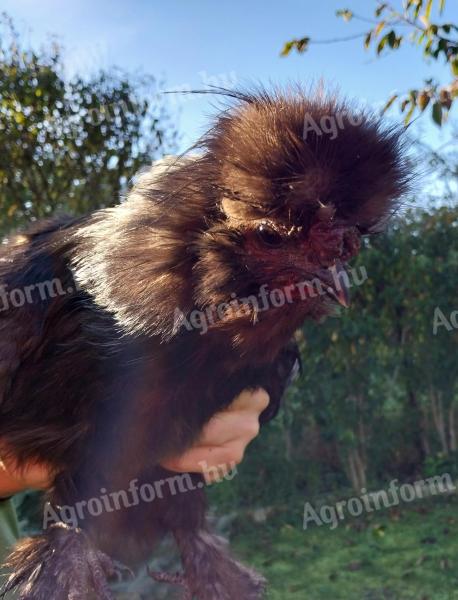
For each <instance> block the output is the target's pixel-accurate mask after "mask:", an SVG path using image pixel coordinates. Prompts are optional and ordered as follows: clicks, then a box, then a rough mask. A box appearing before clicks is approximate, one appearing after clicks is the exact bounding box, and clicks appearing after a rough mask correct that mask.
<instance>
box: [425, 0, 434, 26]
mask: <svg viewBox="0 0 458 600" xmlns="http://www.w3.org/2000/svg"><path fill="white" fill-rule="evenodd" d="M432 7H433V0H428V2H427V3H426V8H425V17H426V19H427V20H428V22H429V21H430V20H431V9H432Z"/></svg>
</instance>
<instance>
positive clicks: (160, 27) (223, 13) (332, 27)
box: [0, 0, 458, 150]
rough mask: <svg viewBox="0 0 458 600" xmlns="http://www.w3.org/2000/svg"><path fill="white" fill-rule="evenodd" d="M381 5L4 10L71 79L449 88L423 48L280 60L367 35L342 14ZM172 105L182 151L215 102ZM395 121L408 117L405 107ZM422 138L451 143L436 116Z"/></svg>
mask: <svg viewBox="0 0 458 600" xmlns="http://www.w3.org/2000/svg"><path fill="white" fill-rule="evenodd" d="M393 2H394V3H395V4H397V5H399V4H400V0H393ZM374 4H375V2H373V1H372V0H343V1H342V2H341V1H340V0H281V1H273V0H231V1H230V2H228V1H225V0H220V1H219V2H215V1H214V0H213V1H211V0H162V1H161V2H159V1H156V0H149V1H148V0H129V1H120V0H97V1H94V0H92V1H91V0H73V1H72V2H69V1H66V2H65V1H64V0H0V10H2V11H6V12H7V13H8V14H9V15H10V16H12V17H13V18H14V20H15V23H16V26H17V28H18V29H19V31H20V32H21V33H22V34H23V35H24V36H25V38H26V39H28V40H29V41H30V43H31V44H35V45H36V44H40V43H42V42H44V41H45V40H46V39H47V36H49V35H50V34H51V35H56V36H57V38H58V40H59V41H60V42H61V44H62V45H63V46H64V48H65V53H64V56H65V63H66V69H67V72H68V74H69V75H71V74H72V73H78V74H88V75H89V74H90V73H92V72H94V71H96V70H97V69H98V68H100V67H103V68H109V67H111V66H115V65H116V66H119V67H122V68H124V69H127V70H129V71H131V72H133V73H137V74H151V75H154V76H155V77H157V78H158V79H159V80H161V82H162V83H161V88H163V89H202V88H204V87H205V86H206V85H207V84H209V83H214V84H217V85H222V86H225V87H234V86H237V85H239V86H243V85H246V84H249V83H250V82H261V83H263V84H269V82H272V83H275V84H286V83H288V82H292V81H293V82H295V81H299V82H302V83H305V84H307V83H311V82H313V81H317V80H320V79H324V81H325V82H327V83H328V84H329V85H331V86H338V88H339V89H340V90H341V91H342V93H343V94H344V95H346V96H349V97H352V98H356V99H357V100H359V101H362V102H365V103H368V104H370V105H371V106H374V107H377V106H381V105H382V104H383V103H384V101H385V100H386V99H387V98H388V97H389V96H390V94H391V93H392V92H394V91H400V92H403V91H406V90H408V89H409V88H411V87H418V86H419V85H421V83H422V81H423V79H424V78H426V77H429V76H436V77H440V78H442V79H443V80H444V81H447V80H448V78H449V73H448V69H447V68H446V67H445V65H442V64H438V63H436V62H434V61H433V62H432V63H431V64H429V65H428V64H426V63H425V62H424V61H423V60H422V57H421V53H420V51H419V50H418V49H415V48H412V47H406V48H405V49H401V50H400V51H397V52H394V53H392V54H387V55H386V56H384V57H382V58H380V59H377V58H376V57H375V54H374V51H373V50H372V51H365V50H364V48H363V43H362V40H361V39H358V40H355V41H351V42H346V43H339V44H333V45H327V44H319V45H318V44H317V45H316V46H313V47H312V48H311V49H310V51H309V52H307V53H306V54H305V55H294V54H293V55H291V56H289V57H287V58H282V57H280V50H281V48H282V46H283V44H284V43H285V42H286V41H288V40H290V39H292V38H294V37H303V36H305V35H310V36H311V37H312V38H314V39H316V40H326V39H330V38H331V39H332V38H336V37H341V36H347V35H350V34H353V33H358V32H364V31H367V30H368V28H369V27H370V25H368V24H367V23H362V22H351V23H348V24H347V23H344V22H343V21H342V19H338V18H337V17H336V16H335V12H336V10H337V9H338V8H352V10H354V11H355V12H356V13H358V14H360V15H363V16H366V17H371V16H372V10H373V6H374ZM447 4H448V5H449V8H448V12H449V15H448V16H449V17H453V16H454V17H455V20H456V16H457V14H456V13H457V12H458V10H456V9H457V7H458V0H448V3H447ZM451 6H454V8H455V10H452V8H450V7H451ZM453 13H454V14H453ZM446 16H447V15H446ZM165 98H166V102H167V103H168V106H169V111H170V112H171V114H172V116H173V120H174V122H175V123H176V128H177V129H178V131H179V132H180V135H181V137H180V148H179V149H180V150H184V149H185V148H186V147H188V146H190V145H191V144H192V143H193V142H195V141H196V140H197V138H198V137H199V135H200V134H201V133H203V132H204V131H205V130H206V127H207V124H208V117H209V115H211V114H212V113H213V112H214V110H215V109H214V100H212V99H211V98H210V97H209V96H195V95H194V96H184V95H180V96H177V95H173V96H169V95H168V96H166V97H165ZM392 118H393V119H394V120H401V117H400V115H399V113H398V112H397V110H395V111H393V113H392ZM414 131H415V132H417V134H418V135H420V136H422V137H423V138H424V139H426V140H428V141H429V142H431V143H432V144H433V145H435V146H438V145H440V144H442V143H443V142H444V141H445V140H446V133H443V132H440V131H439V130H438V128H437V127H436V126H434V125H433V124H431V122H430V119H429V118H428V117H425V118H421V119H420V120H419V122H418V123H416V124H415V129H414Z"/></svg>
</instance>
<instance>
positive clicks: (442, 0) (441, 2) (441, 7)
mask: <svg viewBox="0 0 458 600" xmlns="http://www.w3.org/2000/svg"><path fill="white" fill-rule="evenodd" d="M444 8H445V0H439V12H440V14H442V13H443V12H444Z"/></svg>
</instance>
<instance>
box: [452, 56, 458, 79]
mask: <svg viewBox="0 0 458 600" xmlns="http://www.w3.org/2000/svg"><path fill="white" fill-rule="evenodd" d="M450 64H451V66H452V73H453V74H454V75H455V77H458V54H457V55H456V56H454V57H453V58H452V60H451V62H450Z"/></svg>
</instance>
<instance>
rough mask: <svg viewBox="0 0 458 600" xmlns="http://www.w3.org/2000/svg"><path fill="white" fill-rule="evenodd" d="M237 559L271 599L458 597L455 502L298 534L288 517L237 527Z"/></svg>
mask: <svg viewBox="0 0 458 600" xmlns="http://www.w3.org/2000/svg"><path fill="white" fill-rule="evenodd" d="M233 544H234V546H235V547H236V548H237V550H238V554H239V555H240V556H242V557H243V558H244V559H245V560H246V561H247V562H249V563H251V564H252V565H254V566H255V567H256V568H257V569H258V570H259V571H261V572H263V573H264V574H265V575H266V576H267V578H268V579H269V582H270V586H269V589H270V591H269V596H268V598H269V600H299V599H300V600H353V599H354V600H455V599H458V502H457V499H456V498H455V497H452V498H449V499H444V498H441V499H439V500H435V501H434V502H433V501H432V500H428V501H416V502H413V503H411V504H409V505H406V506H404V507H402V508H401V509H396V510H394V509H390V510H384V511H378V512H377V513H372V514H370V515H368V516H367V517H366V518H365V519H362V518H361V517H359V518H351V517H348V518H347V519H346V520H345V521H343V522H342V523H341V524H340V525H339V527H338V528H337V529H334V530H332V531H331V530H330V529H329V527H328V526H326V525H322V526H319V527H318V526H315V525H309V526H308V528H307V530H305V531H304V530H303V528H302V514H300V512H298V514H297V520H296V519H295V518H293V519H292V518H291V512H286V511H285V512H283V513H280V512H279V513H277V514H276V515H275V516H273V517H272V518H271V519H269V520H267V522H266V523H264V524H262V525H259V524H255V523H252V522H250V523H248V522H243V523H238V524H237V526H236V530H235V532H234V536H233Z"/></svg>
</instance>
